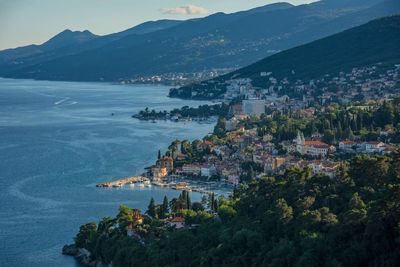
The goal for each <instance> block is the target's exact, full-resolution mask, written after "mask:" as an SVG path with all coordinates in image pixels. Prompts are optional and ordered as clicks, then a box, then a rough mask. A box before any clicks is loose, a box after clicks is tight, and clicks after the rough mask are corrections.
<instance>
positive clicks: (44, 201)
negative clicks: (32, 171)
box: [8, 176, 65, 209]
mask: <svg viewBox="0 0 400 267" xmlns="http://www.w3.org/2000/svg"><path fill="white" fill-rule="evenodd" d="M38 177H40V176H32V177H29V178H26V179H23V180H21V181H18V182H16V183H15V184H13V185H12V186H10V187H9V188H8V193H9V194H10V195H12V196H13V197H16V198H19V199H21V200H24V201H28V202H31V203H36V204H38V205H39V206H40V207H38V208H41V209H52V208H55V207H59V206H61V205H64V204H65V203H63V202H60V201H56V200H53V199H48V198H41V197H34V196H30V195H27V194H25V193H24V192H22V190H21V188H22V187H24V185H25V184H26V183H28V182H31V181H33V180H35V179H37V178H38Z"/></svg>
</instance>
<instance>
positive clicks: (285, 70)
mask: <svg viewBox="0 0 400 267" xmlns="http://www.w3.org/2000/svg"><path fill="white" fill-rule="evenodd" d="M377 63H380V64H381V66H383V67H385V66H387V67H394V65H395V64H400V15H394V16H390V17H385V18H381V19H377V20H374V21H371V22H369V23H367V24H364V25H362V26H358V27H355V28H352V29H349V30H346V31H344V32H341V33H338V34H335V35H332V36H330V37H326V38H323V39H321V40H318V41H314V42H311V43H309V44H306V45H302V46H298V47H295V48H292V49H289V50H286V51H283V52H281V53H278V54H275V55H273V56H270V57H267V58H265V59H263V60H261V61H258V62H256V63H254V64H251V65H249V66H247V67H245V68H242V69H239V70H237V71H234V72H232V73H229V74H227V75H224V76H221V77H218V78H216V79H213V80H209V81H204V82H202V83H199V84H192V85H189V86H186V87H182V88H178V89H173V90H171V93H170V95H171V96H174V97H182V98H191V97H192V95H196V96H197V97H198V98H199V96H200V98H201V95H205V94H207V93H208V92H214V93H215V92H217V94H218V93H222V92H223V91H224V88H225V87H226V85H227V84H226V83H225V82H226V81H228V80H230V79H233V78H235V79H237V78H250V79H252V83H253V85H255V86H260V87H265V86H266V85H267V84H268V79H269V77H265V76H262V75H261V73H262V72H272V76H273V77H274V78H277V79H283V78H287V79H288V80H289V81H296V80H298V79H302V80H310V79H317V78H320V77H322V76H323V75H325V74H331V75H333V74H338V73H339V72H341V71H344V72H347V71H350V70H351V69H352V68H354V67H364V66H370V65H373V64H377ZM193 92H196V93H195V94H193ZM199 92H201V93H199Z"/></svg>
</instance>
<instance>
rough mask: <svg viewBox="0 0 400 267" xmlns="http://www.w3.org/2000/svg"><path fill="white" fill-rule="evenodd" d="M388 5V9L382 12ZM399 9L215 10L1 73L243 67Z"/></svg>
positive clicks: (332, 5)
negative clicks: (218, 11) (211, 12)
mask: <svg viewBox="0 0 400 267" xmlns="http://www.w3.org/2000/svg"><path fill="white" fill-rule="evenodd" d="M376 3H378V4H377V5H375V6H371V5H372V4H376ZM382 5H383V6H384V7H385V8H377V7H379V6H382ZM387 6H394V8H386V7H387ZM265 10H267V11H265ZM397 11H400V4H399V1H398V0H389V1H385V2H383V0H381V1H379V0H370V1H360V0H348V1H344V0H341V1H339V2H334V1H332V0H329V1H321V2H317V3H313V4H309V5H301V6H295V7H292V6H290V5H287V4H275V5H273V6H272V7H271V6H266V7H261V8H258V9H253V10H250V11H247V12H238V13H234V14H223V13H217V14H213V15H211V16H208V17H206V18H204V19H196V20H189V21H185V22H182V23H179V24H178V25H176V26H173V27H171V28H167V29H164V30H159V31H157V32H151V33H147V34H142V35H129V36H126V37H124V38H121V39H118V40H116V41H112V42H110V43H107V44H105V45H103V46H101V47H97V48H95V49H88V50H86V51H84V52H82V53H77V54H74V55H69V56H65V57H60V58H57V59H55V60H49V61H44V62H41V63H40V64H36V65H34V66H29V67H24V68H20V69H18V70H15V71H8V72H4V71H1V70H0V74H2V75H3V76H7V77H15V78H35V79H49V80H77V81H81V80H82V81H98V80H106V81H116V80H119V79H125V78H130V77H135V76H140V75H154V74H162V73H169V72H194V71H202V70H204V69H210V68H226V67H231V68H232V67H240V66H245V65H247V64H250V63H252V62H254V61H257V60H259V59H261V58H264V57H265V56H268V55H271V54H273V53H275V52H277V51H280V50H283V49H287V48H291V47H294V46H296V45H299V44H303V43H307V42H309V41H313V40H315V39H317V38H321V37H325V36H328V35H330V34H333V33H337V32H339V31H342V30H344V29H347V28H349V27H352V26H354V25H359V24H360V23H364V22H367V21H369V20H370V19H373V18H376V17H379V16H385V15H389V14H394V13H396V12H397ZM335 23H337V26H335V25H336V24H335Z"/></svg>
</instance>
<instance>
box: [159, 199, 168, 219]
mask: <svg viewBox="0 0 400 267" xmlns="http://www.w3.org/2000/svg"><path fill="white" fill-rule="evenodd" d="M161 209H162V214H163V216H164V217H165V216H166V214H167V213H168V212H169V206H168V198H167V196H164V200H163V204H162V206H161Z"/></svg>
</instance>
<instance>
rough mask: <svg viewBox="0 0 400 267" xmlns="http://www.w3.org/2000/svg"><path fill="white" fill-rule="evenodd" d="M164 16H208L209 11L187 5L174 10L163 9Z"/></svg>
mask: <svg viewBox="0 0 400 267" xmlns="http://www.w3.org/2000/svg"><path fill="white" fill-rule="evenodd" d="M160 12H161V13H162V14H170V15H207V14H208V13H209V11H208V10H207V9H205V8H204V7H201V6H195V5H186V6H180V7H172V8H161V9H160Z"/></svg>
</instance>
